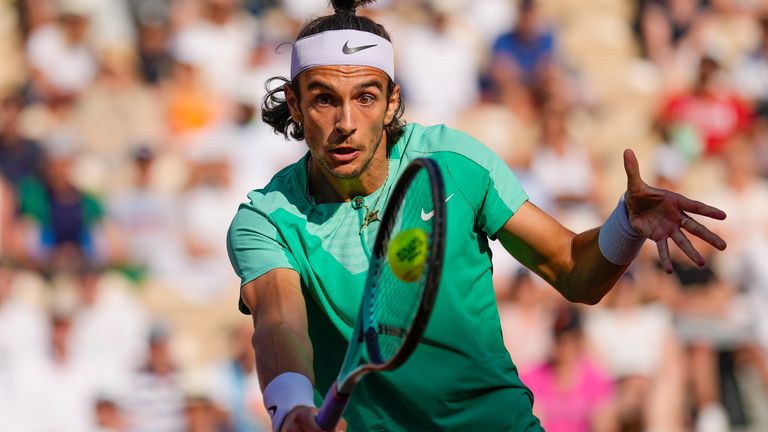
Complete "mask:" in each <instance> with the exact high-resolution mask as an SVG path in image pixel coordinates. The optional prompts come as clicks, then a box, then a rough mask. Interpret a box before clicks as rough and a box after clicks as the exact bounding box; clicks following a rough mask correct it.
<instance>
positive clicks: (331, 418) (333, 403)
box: [315, 383, 349, 431]
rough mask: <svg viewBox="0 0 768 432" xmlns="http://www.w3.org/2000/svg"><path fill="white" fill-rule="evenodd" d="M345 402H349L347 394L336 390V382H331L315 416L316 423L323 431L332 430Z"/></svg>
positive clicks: (345, 405) (345, 404)
mask: <svg viewBox="0 0 768 432" xmlns="http://www.w3.org/2000/svg"><path fill="white" fill-rule="evenodd" d="M347 402H349V395H344V394H340V393H339V392H338V391H337V390H336V383H333V385H332V386H331V388H330V389H329V390H328V394H327V395H325V400H323V405H322V406H321V407H320V411H318V412H317V416H316V417H315V421H316V422H317V425H318V426H320V428H321V429H322V430H324V431H332V430H333V429H334V428H335V427H336V424H337V423H338V422H339V420H340V419H341V415H342V414H343V413H344V408H346V407H347Z"/></svg>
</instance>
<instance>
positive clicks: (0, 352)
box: [0, 259, 48, 431]
mask: <svg viewBox="0 0 768 432" xmlns="http://www.w3.org/2000/svg"><path fill="white" fill-rule="evenodd" d="M15 275H16V270H15V269H14V268H13V267H11V265H10V264H9V263H8V262H7V261H5V260H3V259H0V425H3V428H8V430H18V431H21V430H24V429H25V425H26V424H27V423H26V422H27V420H28V419H27V418H25V414H26V413H25V412H23V408H24V407H23V403H22V400H24V398H25V396H26V392H27V391H28V387H27V385H26V384H27V381H26V380H25V379H24V377H26V376H27V375H28V374H27V371H28V369H27V368H30V367H31V368H32V370H34V369H35V367H36V366H37V365H39V364H40V363H41V362H42V361H43V359H44V357H45V353H46V347H47V344H48V341H47V338H48V334H47V322H46V319H45V316H44V315H43V314H42V313H41V312H39V311H38V310H36V309H35V308H34V307H32V306H31V305H29V304H27V302H25V301H24V300H22V299H21V298H19V295H18V292H17V291H16V290H15V289H14V278H15ZM30 372H32V371H30Z"/></svg>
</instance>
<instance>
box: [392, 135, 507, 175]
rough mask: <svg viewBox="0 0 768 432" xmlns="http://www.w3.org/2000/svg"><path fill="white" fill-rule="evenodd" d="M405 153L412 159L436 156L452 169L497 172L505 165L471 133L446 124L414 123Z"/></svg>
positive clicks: (436, 158) (434, 157)
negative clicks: (422, 124) (426, 124)
mask: <svg viewBox="0 0 768 432" xmlns="http://www.w3.org/2000/svg"><path fill="white" fill-rule="evenodd" d="M410 126H411V127H410V129H409V130H408V133H407V134H406V138H407V143H406V146H405V148H404V152H405V154H406V156H408V158H414V157H427V156H428V157H432V158H433V159H435V160H437V161H440V162H445V163H446V164H447V165H448V167H449V168H453V167H455V166H457V165H458V166H461V167H462V168H464V169H468V170H475V169H480V170H485V171H493V170H494V169H496V168H498V165H499V164H500V163H501V164H502V165H503V162H502V161H501V159H500V158H499V156H498V155H496V154H495V153H494V152H493V151H492V150H491V149H489V148H488V147H486V146H485V145H484V144H482V143H481V142H480V141H478V140H476V139H475V138H473V137H472V136H470V135H469V134H467V133H464V132H461V131H459V130H456V129H452V128H450V127H447V126H445V125H437V126H421V125H419V124H411V125H410Z"/></svg>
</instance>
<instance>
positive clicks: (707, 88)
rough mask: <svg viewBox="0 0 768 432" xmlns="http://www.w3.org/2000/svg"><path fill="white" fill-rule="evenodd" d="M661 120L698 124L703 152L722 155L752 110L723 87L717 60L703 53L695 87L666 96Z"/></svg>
mask: <svg viewBox="0 0 768 432" xmlns="http://www.w3.org/2000/svg"><path fill="white" fill-rule="evenodd" d="M659 119H660V122H661V124H662V125H663V126H664V127H674V126H677V125H680V124H683V125H691V126H693V127H695V128H696V130H697V131H698V133H699V136H700V137H701V145H700V148H701V152H703V153H704V155H707V156H712V155H719V154H722V153H723V152H724V151H725V150H726V148H727V146H728V144H729V143H730V142H731V141H732V140H733V139H734V138H735V137H737V136H738V135H739V134H742V133H744V132H745V131H746V130H747V129H748V127H749V125H750V123H751V121H752V112H751V110H750V108H749V107H748V106H747V105H746V104H745V102H744V101H742V100H741V99H740V98H739V97H738V96H737V95H736V94H735V93H734V92H732V91H731V90H730V89H728V88H726V87H724V86H723V79H722V72H721V70H720V63H719V62H718V60H716V59H715V58H714V57H712V56H704V57H702V58H701V61H700V63H699V70H698V78H697V79H696V82H695V84H694V86H693V87H692V88H691V89H689V90H688V91H686V92H683V93H681V94H676V95H672V96H669V97H667V98H666V99H665V100H664V101H663V103H662V108H661V112H660V113H659Z"/></svg>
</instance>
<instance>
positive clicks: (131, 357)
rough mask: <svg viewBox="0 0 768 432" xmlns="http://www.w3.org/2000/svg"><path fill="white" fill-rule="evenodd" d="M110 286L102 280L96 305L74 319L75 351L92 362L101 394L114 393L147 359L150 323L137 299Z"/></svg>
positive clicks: (86, 308)
mask: <svg viewBox="0 0 768 432" xmlns="http://www.w3.org/2000/svg"><path fill="white" fill-rule="evenodd" d="M105 282H106V283H105ZM109 282H110V280H109V278H106V277H104V278H101V283H100V286H99V287H97V288H98V289H99V290H100V291H99V292H98V293H97V297H96V300H95V302H94V304H92V305H82V306H81V307H80V309H78V313H77V315H75V317H74V318H73V322H72V349H73V353H74V354H75V355H76V356H77V357H78V358H81V359H83V360H85V361H87V362H88V365H89V368H90V370H91V373H92V374H93V375H94V377H95V378H96V379H97V382H96V383H95V384H97V385H98V386H99V390H100V391H105V392H109V393H113V392H119V391H120V390H122V389H124V388H125V386H126V385H127V383H128V380H129V377H130V375H131V374H132V373H133V371H135V370H136V369H137V368H138V367H139V366H140V364H141V362H142V361H143V359H144V358H145V356H146V340H147V333H148V319H147V316H146V313H145V311H144V310H143V309H142V307H141V305H140V304H139V303H138V302H137V301H136V300H135V298H133V297H130V296H129V294H128V293H127V292H126V291H125V289H123V288H122V287H120V286H118V285H116V284H111V283H109ZM116 341H119V343H116Z"/></svg>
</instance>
